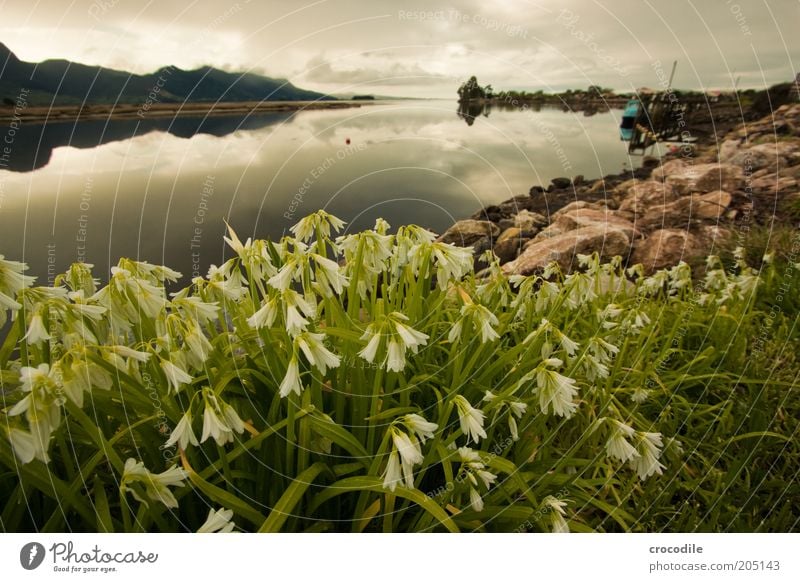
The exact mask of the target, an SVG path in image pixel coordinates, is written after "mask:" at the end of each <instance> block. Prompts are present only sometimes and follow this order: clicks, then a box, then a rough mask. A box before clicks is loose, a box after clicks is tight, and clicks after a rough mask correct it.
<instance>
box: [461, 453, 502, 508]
mask: <svg viewBox="0 0 800 582" xmlns="http://www.w3.org/2000/svg"><path fill="white" fill-rule="evenodd" d="M458 456H459V458H460V459H461V471H462V472H463V476H462V477H461V478H460V480H463V479H466V480H467V481H469V502H470V505H471V506H472V509H473V510H475V511H483V507H484V504H483V497H482V496H481V493H480V491H479V490H478V489H479V484H482V485H483V488H484V489H486V490H488V489H489V488H490V487H491V486H492V484H493V483H494V482H495V481H497V475H495V474H494V473H492V472H490V471H487V470H486V465H485V464H484V463H483V462H482V460H481V455H480V453H478V452H477V451H474V450H472V449H470V448H469V447H461V448H459V449H458Z"/></svg>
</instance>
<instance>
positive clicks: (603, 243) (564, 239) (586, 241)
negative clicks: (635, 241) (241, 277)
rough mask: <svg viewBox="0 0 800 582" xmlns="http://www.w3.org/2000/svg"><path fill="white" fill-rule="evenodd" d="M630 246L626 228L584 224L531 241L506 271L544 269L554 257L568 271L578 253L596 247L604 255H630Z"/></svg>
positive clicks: (595, 249) (583, 252) (517, 272)
mask: <svg viewBox="0 0 800 582" xmlns="http://www.w3.org/2000/svg"><path fill="white" fill-rule="evenodd" d="M629 247H630V238H629V237H628V235H627V234H626V233H625V231H624V230H621V229H618V228H614V227H612V226H609V225H592V226H585V227H582V228H578V229H575V230H570V231H568V232H565V233H562V234H559V235H556V236H554V237H552V238H549V239H544V240H538V241H537V240H533V241H531V242H529V243H528V244H526V245H525V250H523V251H522V253H521V254H520V255H519V257H517V258H516V259H515V260H513V261H511V262H510V263H506V264H505V265H503V271H504V272H505V273H507V274H510V275H513V274H517V275H530V274H531V273H534V272H536V271H539V270H541V269H544V267H546V266H547V265H548V264H549V263H550V262H551V261H556V262H558V264H559V265H560V266H561V268H562V269H564V270H565V271H569V270H570V269H571V267H572V264H573V261H575V260H576V255H578V254H589V253H592V252H594V251H597V252H598V253H600V256H601V257H603V258H611V257H613V256H616V255H622V256H627V254H628V251H629Z"/></svg>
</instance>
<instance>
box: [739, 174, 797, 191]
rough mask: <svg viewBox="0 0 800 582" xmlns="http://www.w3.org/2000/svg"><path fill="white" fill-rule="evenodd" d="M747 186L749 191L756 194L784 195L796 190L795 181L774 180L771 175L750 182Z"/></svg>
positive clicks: (792, 179)
mask: <svg viewBox="0 0 800 582" xmlns="http://www.w3.org/2000/svg"><path fill="white" fill-rule="evenodd" d="M749 186H750V189H752V190H753V191H756V192H765V193H770V192H772V193H778V194H784V193H787V192H793V191H795V190H797V180H796V179H794V178H789V177H783V178H777V179H776V178H775V176H774V175H772V176H769V177H767V176H764V177H763V178H757V179H755V180H752V181H751V182H750V184H749Z"/></svg>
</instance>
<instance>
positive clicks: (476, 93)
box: [458, 75, 492, 102]
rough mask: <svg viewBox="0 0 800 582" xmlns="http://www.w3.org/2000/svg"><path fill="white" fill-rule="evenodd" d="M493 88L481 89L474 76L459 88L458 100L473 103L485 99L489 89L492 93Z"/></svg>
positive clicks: (489, 86)
mask: <svg viewBox="0 0 800 582" xmlns="http://www.w3.org/2000/svg"><path fill="white" fill-rule="evenodd" d="M491 88H492V86H491V85H487V86H486V88H484V87H481V86H480V85H479V84H478V79H477V78H476V77H475V75H473V76H471V77H470V78H469V80H467V81H466V82H465V83H462V84H461V86H460V87H459V88H458V100H459V102H461V101H471V100H473V99H485V98H486V94H487V89H489V90H490V91H491Z"/></svg>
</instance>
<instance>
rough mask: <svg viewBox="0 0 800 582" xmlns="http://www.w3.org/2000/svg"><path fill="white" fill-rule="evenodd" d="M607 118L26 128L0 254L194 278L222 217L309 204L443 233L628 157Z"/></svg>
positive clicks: (422, 110)
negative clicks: (134, 264)
mask: <svg viewBox="0 0 800 582" xmlns="http://www.w3.org/2000/svg"><path fill="white" fill-rule="evenodd" d="M619 114H620V112H618V111H615V112H611V113H601V114H597V115H594V116H591V117H585V116H583V115H582V114H572V113H562V112H561V111H557V110H542V111H539V112H532V111H507V110H497V109H495V110H493V111H491V113H490V114H489V115H488V116H479V117H477V118H476V119H474V120H472V119H469V121H474V123H472V124H471V125H470V124H468V123H466V122H465V119H463V118H461V117H459V116H458V115H457V112H456V106H455V103H453V102H451V101H441V102H438V101H409V102H399V103H393V104H385V105H370V106H365V107H362V108H358V109H343V110H329V111H305V112H298V113H294V114H291V113H281V114H269V115H259V116H250V117H246V118H243V117H224V118H222V117H218V118H210V119H207V120H202V119H178V120H174V121H169V120H158V121H156V120H152V121H143V122H141V123H139V124H138V125H137V122H136V121H112V122H104V121H92V122H81V123H78V124H75V123H54V124H49V125H48V126H46V127H45V126H42V125H32V124H31V125H27V126H23V127H22V128H20V129H19V130H18V131H17V132H16V133H15V134H14V135H13V145H12V153H11V156H10V162H9V167H10V168H11V170H0V254H3V255H5V256H6V257H7V258H13V259H17V260H23V261H25V262H27V263H28V264H29V265H30V266H31V274H34V275H37V276H39V277H40V282H41V283H45V282H47V280H48V279H52V276H53V275H54V274H55V273H59V272H62V271H63V270H64V269H65V268H66V267H67V266H68V265H69V264H70V263H72V262H74V261H76V260H83V261H86V262H89V263H93V264H94V265H95V272H96V274H97V275H98V276H100V277H103V278H104V277H105V275H106V273H107V272H108V269H109V268H110V267H111V266H113V265H114V264H115V263H116V261H117V259H118V257H120V256H129V257H136V258H139V259H140V260H147V261H150V262H153V263H161V264H167V265H169V266H171V267H173V268H176V269H178V270H180V271H181V272H182V273H184V275H186V276H192V275H196V274H198V273H201V274H205V271H206V270H207V268H208V266H209V265H210V264H219V262H220V261H222V260H224V258H227V257H229V256H230V254H229V252H228V251H227V249H225V247H224V245H223V242H222V235H223V233H224V229H225V226H224V223H223V219H224V218H227V220H228V221H229V222H230V223H231V225H233V226H234V228H235V229H236V230H237V232H238V233H239V235H240V236H241V238H242V239H244V238H245V237H247V236H253V235H255V236H258V237H267V236H269V237H273V238H275V237H280V236H281V235H282V234H283V233H285V232H286V231H287V229H288V228H289V227H290V226H291V225H292V224H294V222H296V220H297V219H298V218H300V217H302V216H304V215H305V214H307V213H310V212H312V211H314V210H317V209H319V208H325V209H326V210H328V211H329V212H332V213H334V214H336V215H337V216H339V217H340V218H342V219H344V220H346V221H347V222H348V228H353V229H361V228H363V227H368V226H371V225H372V224H373V223H374V221H375V218H376V217H383V218H385V219H387V220H388V221H389V222H390V223H391V224H392V225H394V226H397V225H400V224H403V223H410V222H414V223H417V224H421V225H424V226H426V227H429V228H431V229H433V230H436V231H439V232H441V231H443V230H444V229H445V228H447V226H449V225H450V224H452V223H453V222H454V221H455V220H458V219H461V218H464V217H466V216H468V215H470V214H472V213H473V212H475V211H476V210H478V209H479V208H481V207H482V206H484V205H489V204H494V203H498V202H501V201H503V200H506V199H508V198H510V197H511V196H515V195H519V194H524V193H527V192H528V190H529V189H530V187H531V186H533V185H536V184H542V185H547V184H548V183H549V181H550V179H552V178H554V177H557V176H569V177H571V176H574V175H576V174H583V175H585V176H587V177H596V176H601V175H604V174H608V173H612V172H619V171H621V170H623V169H624V168H626V167H630V165H631V164H636V160H635V159H634V160H631V159H630V158H629V157H628V155H627V150H626V148H625V144H623V143H622V142H620V141H619V137H618V132H617V126H618V124H619V121H618V119H619ZM0 134H2V135H0V139H2V138H3V137H5V136H6V135H8V128H7V127H0ZM348 138H349V139H350V145H349V146H348V145H347V144H346V140H347V139H348Z"/></svg>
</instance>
